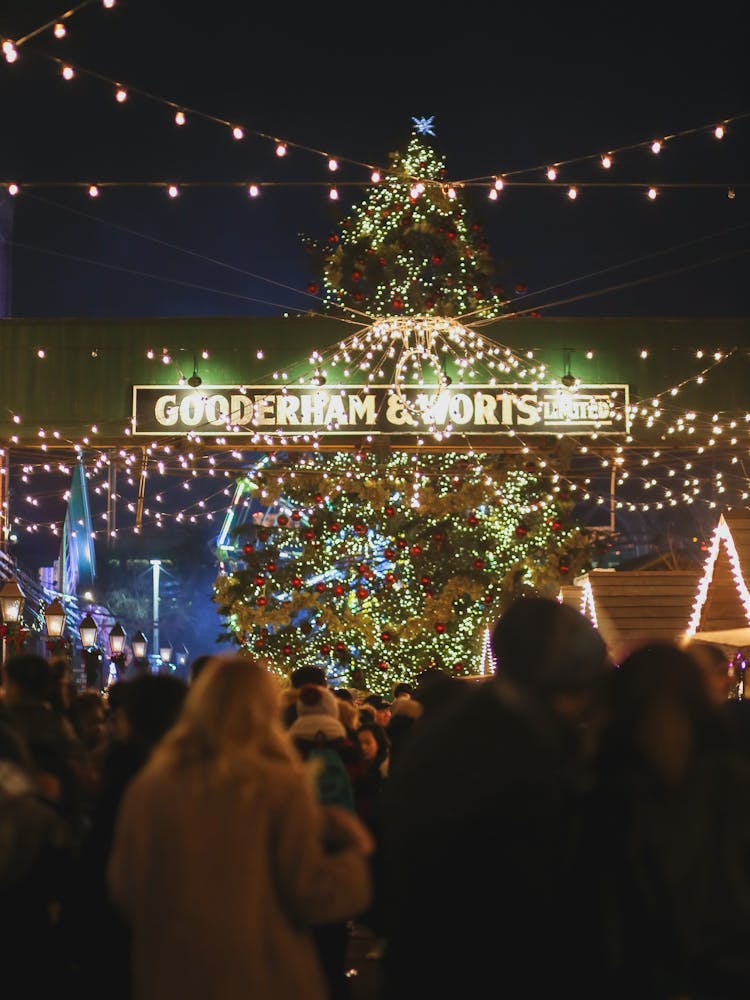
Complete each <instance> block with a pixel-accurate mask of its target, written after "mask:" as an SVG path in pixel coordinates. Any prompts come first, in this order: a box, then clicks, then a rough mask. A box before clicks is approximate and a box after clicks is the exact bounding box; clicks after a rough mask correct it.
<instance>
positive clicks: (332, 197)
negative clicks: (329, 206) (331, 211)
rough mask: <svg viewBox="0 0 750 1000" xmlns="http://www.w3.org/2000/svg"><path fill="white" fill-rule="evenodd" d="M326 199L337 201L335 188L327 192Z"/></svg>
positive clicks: (337, 194)
mask: <svg viewBox="0 0 750 1000" xmlns="http://www.w3.org/2000/svg"><path fill="white" fill-rule="evenodd" d="M328 197H329V198H330V199H331V201H337V200H338V197H339V193H338V191H337V190H336V188H331V190H330V191H329V192H328Z"/></svg>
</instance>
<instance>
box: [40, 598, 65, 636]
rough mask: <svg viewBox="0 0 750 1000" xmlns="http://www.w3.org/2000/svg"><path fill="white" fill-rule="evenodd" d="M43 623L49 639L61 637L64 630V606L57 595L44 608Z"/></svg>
mask: <svg viewBox="0 0 750 1000" xmlns="http://www.w3.org/2000/svg"><path fill="white" fill-rule="evenodd" d="M44 623H45V625H46V626H47V635H48V636H49V637H50V639H61V638H62V634H63V631H64V630H65V608H64V607H63V606H62V604H61V603H60V601H59V600H58V598H57V597H56V598H55V599H54V601H52V602H51V603H50V604H48V605H47V607H46V608H45V609H44Z"/></svg>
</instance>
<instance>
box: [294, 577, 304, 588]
mask: <svg viewBox="0 0 750 1000" xmlns="http://www.w3.org/2000/svg"><path fill="white" fill-rule="evenodd" d="M292 586H293V587H294V589H295V590H299V588H300V587H301V586H302V577H301V576H293V577H292Z"/></svg>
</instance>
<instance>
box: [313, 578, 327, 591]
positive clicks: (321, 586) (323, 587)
mask: <svg viewBox="0 0 750 1000" xmlns="http://www.w3.org/2000/svg"><path fill="white" fill-rule="evenodd" d="M315 589H316V590H317V592H318V593H319V594H323V593H325V590H326V585H325V584H324V583H323V581H322V580H321V581H320V583H316V584H315Z"/></svg>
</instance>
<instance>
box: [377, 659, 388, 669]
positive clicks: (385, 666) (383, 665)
mask: <svg viewBox="0 0 750 1000" xmlns="http://www.w3.org/2000/svg"><path fill="white" fill-rule="evenodd" d="M378 667H379V668H380V669H381V670H387V669H388V664H387V663H386V661H385V660H381V661H380V662H379V663H378Z"/></svg>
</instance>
